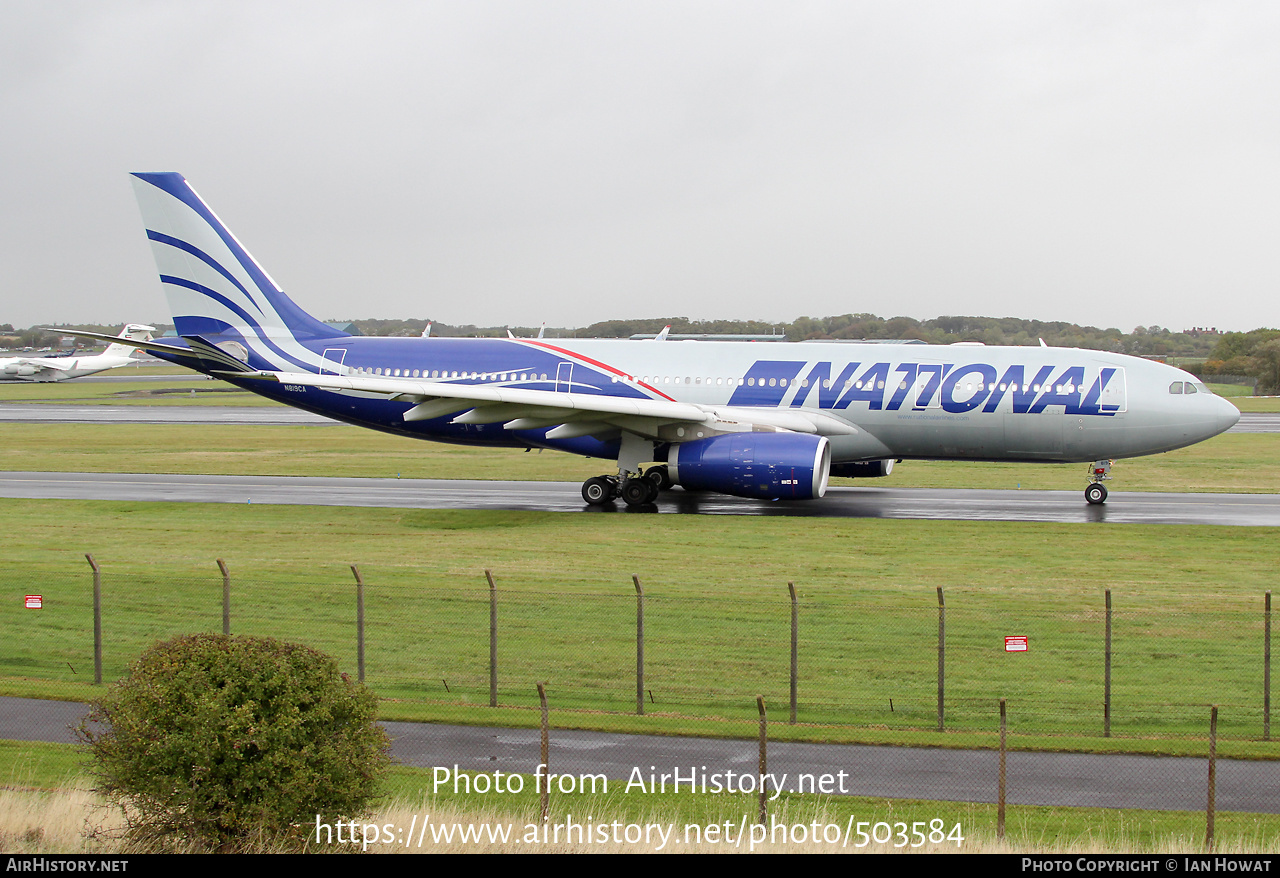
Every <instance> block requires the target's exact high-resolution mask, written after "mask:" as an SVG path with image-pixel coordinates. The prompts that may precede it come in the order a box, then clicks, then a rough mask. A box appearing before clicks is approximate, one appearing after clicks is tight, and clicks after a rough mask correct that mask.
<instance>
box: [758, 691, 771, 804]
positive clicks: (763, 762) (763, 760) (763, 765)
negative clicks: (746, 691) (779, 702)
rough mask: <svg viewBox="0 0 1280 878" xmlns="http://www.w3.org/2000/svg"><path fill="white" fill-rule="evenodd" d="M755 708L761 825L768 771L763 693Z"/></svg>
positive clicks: (766, 729)
mask: <svg viewBox="0 0 1280 878" xmlns="http://www.w3.org/2000/svg"><path fill="white" fill-rule="evenodd" d="M756 708H757V709H759V711H760V772H759V774H760V815H759V820H758V822H759V824H760V825H761V826H764V825H765V822H766V821H767V820H768V819H769V796H768V794H766V793H765V789H764V777H765V775H766V774H767V773H768V771H769V767H768V766H769V762H768V758H767V754H766V752H765V751H766V749H767V744H768V741H769V718H768V717H767V716H766V715H765V712H764V696H763V695H757V696H756Z"/></svg>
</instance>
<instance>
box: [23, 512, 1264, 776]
mask: <svg viewBox="0 0 1280 878" xmlns="http://www.w3.org/2000/svg"><path fill="white" fill-rule="evenodd" d="M0 527H3V528H4V531H5V534H6V544H5V549H6V552H5V565H4V570H5V573H4V576H5V582H6V590H7V592H8V597H5V598H4V602H3V606H4V607H5V608H6V616H5V625H6V637H5V638H4V640H3V643H2V644H0V675H3V679H0V691H4V692H6V693H8V694H22V695H38V694H40V692H41V691H43V692H45V693H47V694H46V697H81V698H83V697H87V696H88V695H89V694H90V693H91V692H92V686H91V685H90V684H89V683H88V681H89V680H91V679H92V678H91V676H90V675H91V673H92V664H91V657H92V641H91V637H90V632H91V629H92V623H91V601H90V593H89V575H88V567H87V565H86V563H85V562H84V559H83V552H92V553H93V554H94V555H95V557H96V559H97V560H98V562H99V563H100V564H101V565H102V566H103V570H104V584H103V592H104V594H103V604H104V638H105V641H106V647H105V656H104V661H105V666H106V670H105V672H106V676H107V678H108V679H112V678H114V677H116V676H118V675H119V674H121V673H123V672H124V670H125V668H126V666H127V664H128V662H129V661H131V660H132V658H133V657H134V656H136V655H137V654H138V653H139V652H140V651H141V650H142V649H143V648H145V646H147V645H149V644H150V643H151V642H153V641H154V640H155V639H158V638H163V637H169V636H173V635H175V634H178V633H184V632H189V631H199V630H216V629H218V628H219V627H220V624H221V608H220V600H221V579H220V577H219V575H218V573H217V568H216V566H215V565H214V559H215V558H217V557H223V558H225V559H226V560H227V561H228V563H229V565H230V569H231V571H232V573H233V576H234V577H235V584H234V607H233V614H234V623H233V627H234V630H235V631H236V632H237V633H252V634H262V635H270V636H277V637H285V638H289V639H297V640H302V641H304V642H306V643H309V644H311V645H313V646H316V647H318V648H321V649H324V650H325V651H328V652H330V653H332V654H334V655H336V656H337V657H338V658H339V660H340V662H341V663H342V664H343V666H344V667H345V668H346V669H347V670H348V671H354V668H355V664H356V662H355V658H356V656H355V649H354V640H355V637H354V631H353V624H352V622H353V618H354V594H353V592H354V588H353V580H352V577H351V573H350V571H349V569H348V565H349V564H352V563H355V564H358V565H359V566H360V569H361V573H362V575H363V577H364V580H365V582H366V595H365V602H366V607H365V613H366V620H367V631H366V641H367V646H366V652H367V654H366V662H367V668H368V679H369V682H370V683H371V685H373V686H374V687H375V689H376V690H377V691H378V692H379V694H380V695H382V696H383V697H384V698H385V699H387V701H386V704H385V707H384V713H385V715H387V716H397V717H402V718H411V719H434V720H439V721H456V722H469V723H485V722H498V723H501V724H511V723H514V724H520V725H523V724H527V723H528V722H532V721H533V716H534V714H533V708H534V706H535V705H536V692H535V685H534V684H535V682H536V681H540V680H545V681H548V682H549V687H550V691H551V693H552V698H553V703H554V706H555V708H556V710H557V711H562V713H560V714H559V715H560V716H562V717H563V722H565V723H566V724H569V725H575V726H581V727H588V728H589V727H596V728H613V729H617V728H622V727H625V728H626V729H627V730H636V731H641V730H645V731H653V732H656V733H666V734H676V733H696V734H720V735H727V736H731V737H733V736H748V737H749V736H750V735H751V734H753V731H752V727H751V721H752V719H753V718H754V715H755V705H754V698H755V695H756V694H763V695H764V696H765V698H766V700H767V703H768V704H769V705H770V708H771V710H772V711H773V716H774V717H775V718H777V717H778V716H780V715H783V713H782V712H783V711H784V709H785V705H786V704H787V687H788V677H787V666H788V648H789V647H788V641H789V618H790V617H789V613H790V610H789V603H788V599H787V592H786V583H787V581H789V580H790V581H795V582H796V585H797V589H798V591H799V593H800V596H801V605H800V625H801V628H800V641H799V649H800V656H801V661H800V667H801V685H800V721H801V723H804V724H806V725H805V726H798V727H796V728H795V729H794V730H789V731H788V732H787V733H786V734H788V735H791V734H795V735H797V736H798V737H808V738H810V739H820V740H827V739H832V740H834V739H841V740H848V739H850V738H851V736H852V737H858V736H859V735H861V736H862V738H861V739H865V740H873V739H874V740H889V739H892V740H894V741H895V742H900V743H901V742H907V741H908V740H910V741H912V742H916V743H934V744H942V745H963V746H974V745H980V739H981V738H982V736H986V738H985V740H986V741H987V742H988V745H990V741H991V738H990V735H991V733H992V730H993V729H994V728H995V725H996V722H995V707H996V700H997V699H998V698H1000V697H1006V698H1008V699H1009V700H1010V704H1011V718H1012V719H1011V728H1012V729H1013V731H1014V733H1015V734H1017V735H1020V736H1023V737H1022V738H1021V741H1022V742H1024V743H1027V742H1030V743H1027V745H1028V746H1039V747H1049V748H1061V749H1074V748H1076V747H1078V746H1080V741H1082V740H1085V739H1089V738H1096V737H1097V736H1098V735H1099V734H1100V732H1101V719H1102V718H1101V700H1102V673H1101V659H1102V655H1101V653H1102V639H1103V612H1102V590H1103V589H1104V588H1111V589H1112V590H1113V599H1114V603H1115V615H1114V638H1115V658H1114V662H1113V698H1114V705H1113V722H1112V729H1113V734H1115V735H1117V736H1119V737H1120V738H1121V739H1123V740H1125V741H1128V742H1129V743H1127V744H1124V745H1122V746H1125V747H1128V748H1129V749H1135V750H1138V751H1142V752H1147V751H1148V750H1151V749H1154V750H1157V751H1160V752H1175V751H1176V752H1185V750H1186V748H1187V747H1190V748H1191V750H1193V751H1195V748H1196V747H1202V744H1198V743H1195V742H1191V743H1186V742H1185V741H1184V739H1187V738H1188V736H1191V737H1193V738H1201V737H1203V735H1204V733H1205V725H1206V723H1207V716H1208V707H1207V705H1209V704H1210V703H1216V704H1221V705H1222V718H1221V733H1222V735H1223V736H1224V738H1229V739H1232V741H1234V742H1236V743H1234V744H1232V745H1231V746H1236V747H1238V748H1243V749H1238V750H1236V751H1234V752H1240V753H1249V754H1251V755H1257V756H1268V757H1269V756H1274V755H1275V753H1274V752H1273V748H1274V747H1275V746H1276V745H1273V744H1270V743H1251V742H1252V741H1255V740H1256V739H1257V738H1258V737H1259V735H1260V734H1261V713H1260V711H1261V695H1260V691H1261V688H1260V687H1261V675H1262V667H1261V662H1260V654H1261V629H1262V614H1261V604H1262V593H1263V591H1265V590H1266V589H1267V588H1269V587H1270V584H1271V577H1272V571H1273V569H1274V548H1273V544H1274V541H1275V539H1276V537H1277V532H1276V531H1275V529H1270V528H1202V527H1179V526H1162V527H1144V526H1139V525H1119V526H1117V525H1109V526H1107V528H1106V529H1105V531H1102V530H1099V529H1097V528H1091V527H1087V526H1066V525H1050V524H1034V523H1021V524H1020V523H984V522H922V521H875V520H854V521H847V520H827V519H816V520H815V519H791V518H754V517H727V516H726V517H721V516H623V515H614V516H598V515H596V516H583V515H566V514H554V513H537V512H465V511H464V512H449V511H416V510H410V511H406V510H384V509H342V508H328V507H267V506H224V505H212V504H211V505H199V504H190V505H189V504H145V503H138V504H131V503H87V502H72V501H21V500H15V501H7V502H6V503H5V504H4V506H3V510H2V512H0ZM1097 541H1101V542H1097ZM1104 556H1105V557H1104ZM485 568H491V569H493V570H494V571H495V575H496V576H497V581H498V584H499V588H500V606H499V627H500V645H499V662H500V667H501V670H500V680H499V682H500V693H501V702H502V704H503V705H504V706H503V707H502V708H499V709H498V710H497V711H494V710H493V709H491V708H488V707H487V706H486V705H487V702H488V676H487V672H488V613H489V605H488V591H487V586H486V584H485V580H484V577H483V571H484V569H485ZM632 573H635V574H638V575H639V576H641V578H642V581H643V583H644V586H645V592H646V596H647V597H646V606H645V626H646V639H647V642H646V689H649V690H651V691H652V697H653V701H652V702H651V703H650V705H649V707H648V712H650V713H652V714H654V715H653V716H649V717H644V718H637V717H629V716H627V714H629V713H631V712H632V711H633V710H634V692H635V688H634V686H635V684H634V676H633V675H634V667H635V665H634V662H635V651H634V649H635V648H634V641H633V637H634V624H635V621H634V613H635V598H634V589H633V587H632V584H631V582H630V575H631V574H632ZM939 585H940V586H943V587H944V588H945V593H946V596H947V649H948V652H947V713H948V729H949V731H948V732H947V733H945V734H941V735H940V734H938V733H936V732H931V731H930V729H932V727H933V725H934V723H935V721H936V720H935V713H934V711H935V697H936V667H937V657H936V631H937V611H936V595H935V587H937V586H939ZM29 593H41V594H43V596H44V599H45V605H46V607H45V609H42V610H39V611H34V610H24V609H22V596H23V595H24V594H29ZM1008 634H1020V635H1027V636H1029V637H1030V638H1031V641H1030V642H1031V651H1030V652H1028V653H1026V654H1006V653H1004V652H1003V648H1002V645H1003V637H1004V635H1008ZM850 728H856V729H861V730H863V731H860V732H858V731H855V732H850V731H848V729H850ZM958 736H967V737H964V739H963V740H961V739H960V737H958ZM974 736H978V737H974ZM1032 738H1034V739H1035V740H1034V742H1031V739H1032ZM1099 740H1101V739H1099ZM1151 742H1155V743H1151ZM1022 745H1023V744H1020V746H1022ZM1224 746H1225V745H1224Z"/></svg>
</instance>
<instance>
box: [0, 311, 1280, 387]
mask: <svg viewBox="0 0 1280 878" xmlns="http://www.w3.org/2000/svg"><path fill="white" fill-rule="evenodd" d="M429 322H430V321H428V320H427V319H425V318H416V319H406V320H395V319H366V320H351V321H345V322H343V323H342V324H338V323H335V325H345V323H350V324H352V328H353V329H354V330H355V332H357V333H358V334H360V335H372V336H420V335H422V333H423V331H424V330H425V329H426V327H427V325H428V323H429ZM78 325H79V326H80V327H81V328H85V329H93V330H96V331H100V332H109V333H112V334H114V333H115V332H118V331H119V327H118V326H87V325H84V324H78ZM665 326H670V327H671V331H672V332H673V333H677V334H694V333H721V334H725V333H728V334H737V335H784V336H786V338H787V340H788V341H810V340H824V339H848V340H856V339H877V340H884V339H902V340H917V341H923V342H928V343H929V344H953V343H955V342H981V343H982V344H986V345H1025V346H1033V345H1038V344H1040V342H1041V341H1042V340H1043V341H1044V343H1045V344H1047V345H1050V346H1052V347H1072V348H1084V349H1087V350H1099V351H1113V352H1115V353H1122V354H1131V355H1133V356H1138V357H1156V358H1162V359H1168V360H1171V361H1174V362H1177V363H1178V365H1181V366H1183V367H1184V368H1187V369H1189V370H1190V371H1192V372H1195V373H1196V374H1198V375H1207V376H1214V375H1239V376H1245V377H1250V378H1253V379H1256V380H1257V382H1258V392H1259V393H1272V392H1277V391H1280V329H1254V330H1250V331H1249V332H1218V331H1217V330H1214V329H1203V328H1194V329H1187V330H1182V331H1178V332H1175V331H1174V330H1171V329H1168V328H1166V327H1162V326H1136V327H1134V328H1133V329H1132V330H1130V331H1129V332H1123V331H1121V330H1120V329H1117V328H1115V327H1110V328H1106V329H1100V328H1098V327H1096V326H1081V325H1080V324H1078V323H1068V322H1065V321H1045V320H1027V319H1024V318H1020V317H962V316H944V317H935V318H933V319H931V320H916V319H915V318H913V317H889V318H884V317H879V316H877V315H875V314H866V313H856V314H855V313H850V314H840V315H836V316H832V317H798V318H796V319H795V320H793V321H791V322H790V323H769V322H767V321H762V320H690V319H688V318H687V317H652V318H641V319H635V320H604V321H601V322H599V323H593V324H591V325H590V326H585V327H581V328H567V327H546V328H545V330H543V328H542V327H536V326H476V325H474V324H448V323H438V322H436V323H432V325H431V334H432V335H433V336H439V337H446V338H477V337H478V338H500V337H505V336H506V334H507V332H508V331H510V332H511V333H512V334H513V335H516V336H519V337H522V338H529V337H533V336H536V335H537V334H538V332H539V331H540V330H543V331H544V332H545V335H546V337H547V338H628V337H630V336H632V335H637V334H646V333H647V334H656V333H658V332H660V331H661V330H662V328H663V327H665ZM158 328H160V329H161V331H163V329H165V328H171V327H164V326H158ZM58 338H59V334H58V333H57V332H56V327H55V331H54V332H45V331H43V330H41V329H40V328H38V327H32V328H30V329H25V330H15V329H14V328H13V327H12V326H11V325H10V324H7V323H6V324H0V346H3V347H9V348H14V347H22V346H26V345H30V346H32V347H44V346H48V345H51V344H54V343H56V342H57V340H58Z"/></svg>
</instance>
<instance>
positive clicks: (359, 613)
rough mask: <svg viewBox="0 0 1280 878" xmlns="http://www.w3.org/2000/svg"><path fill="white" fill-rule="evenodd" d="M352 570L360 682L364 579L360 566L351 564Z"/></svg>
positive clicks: (362, 652)
mask: <svg viewBox="0 0 1280 878" xmlns="http://www.w3.org/2000/svg"><path fill="white" fill-rule="evenodd" d="M351 572H352V574H354V575H355V578H356V671H357V674H358V675H359V677H360V682H361V683H363V682H364V580H363V579H361V578H360V568H359V567H357V566H356V565H354V564H352V565H351Z"/></svg>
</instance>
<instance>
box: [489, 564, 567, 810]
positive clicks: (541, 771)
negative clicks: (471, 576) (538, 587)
mask: <svg viewBox="0 0 1280 878" xmlns="http://www.w3.org/2000/svg"><path fill="white" fill-rule="evenodd" d="M486 572H488V571H486ZM538 700H539V701H540V702H542V751H541V761H540V762H539V763H538V771H537V774H536V775H535V782H536V780H541V781H543V782H542V783H538V784H537V786H538V787H539V789H540V790H541V791H542V822H543V823H546V822H547V817H548V815H549V814H550V813H551V770H550V768H549V766H548V765H547V757H548V756H549V755H550V749H551V747H550V744H551V739H550V738H551V736H550V730H549V725H548V722H547V684H546V683H539V684H538Z"/></svg>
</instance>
